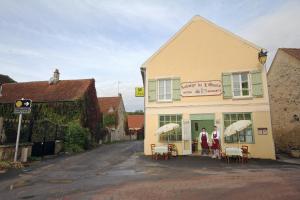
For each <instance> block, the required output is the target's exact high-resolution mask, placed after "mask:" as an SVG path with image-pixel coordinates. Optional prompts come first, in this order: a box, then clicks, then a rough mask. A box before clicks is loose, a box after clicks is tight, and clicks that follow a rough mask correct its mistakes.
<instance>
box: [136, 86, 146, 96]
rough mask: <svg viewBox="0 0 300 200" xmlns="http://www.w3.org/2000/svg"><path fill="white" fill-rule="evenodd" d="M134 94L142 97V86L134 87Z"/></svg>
mask: <svg viewBox="0 0 300 200" xmlns="http://www.w3.org/2000/svg"><path fill="white" fill-rule="evenodd" d="M135 96H136V97H143V96H144V88H143V87H136V88H135Z"/></svg>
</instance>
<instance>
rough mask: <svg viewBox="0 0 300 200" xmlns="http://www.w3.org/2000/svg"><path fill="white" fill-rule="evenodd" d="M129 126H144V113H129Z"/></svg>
mask: <svg viewBox="0 0 300 200" xmlns="http://www.w3.org/2000/svg"><path fill="white" fill-rule="evenodd" d="M127 120H128V128H134V129H137V128H143V126H144V115H128V116H127Z"/></svg>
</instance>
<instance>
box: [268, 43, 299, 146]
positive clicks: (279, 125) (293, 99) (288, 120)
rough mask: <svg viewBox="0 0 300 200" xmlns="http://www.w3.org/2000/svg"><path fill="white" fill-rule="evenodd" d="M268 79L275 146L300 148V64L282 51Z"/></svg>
mask: <svg viewBox="0 0 300 200" xmlns="http://www.w3.org/2000/svg"><path fill="white" fill-rule="evenodd" d="M267 76H268V87H269V96H270V107H271V119H272V129H273V136H274V142H275V147H276V149H277V150H279V151H283V152H288V151H289V149H291V148H297V149H300V121H297V120H295V119H294V115H297V116H298V117H300V61H299V60H297V59H296V58H294V57H292V56H290V55H289V54H287V53H285V52H284V51H283V50H280V49H279V50H278V52H277V54H276V56H275V58H274V61H273V63H272V66H271V68H270V70H269V72H268V74H267Z"/></svg>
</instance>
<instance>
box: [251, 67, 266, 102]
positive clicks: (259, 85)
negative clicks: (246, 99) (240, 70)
mask: <svg viewBox="0 0 300 200" xmlns="http://www.w3.org/2000/svg"><path fill="white" fill-rule="evenodd" d="M251 81H252V95H253V96H254V97H263V95H264V92H263V82H262V75H261V71H260V70H255V71H252V72H251Z"/></svg>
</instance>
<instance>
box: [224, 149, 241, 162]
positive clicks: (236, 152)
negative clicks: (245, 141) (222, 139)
mask: <svg viewBox="0 0 300 200" xmlns="http://www.w3.org/2000/svg"><path fill="white" fill-rule="evenodd" d="M225 155H226V157H227V162H228V163H229V158H230V157H238V158H239V159H240V158H241V157H243V151H242V149H241V148H237V147H226V148H225Z"/></svg>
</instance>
